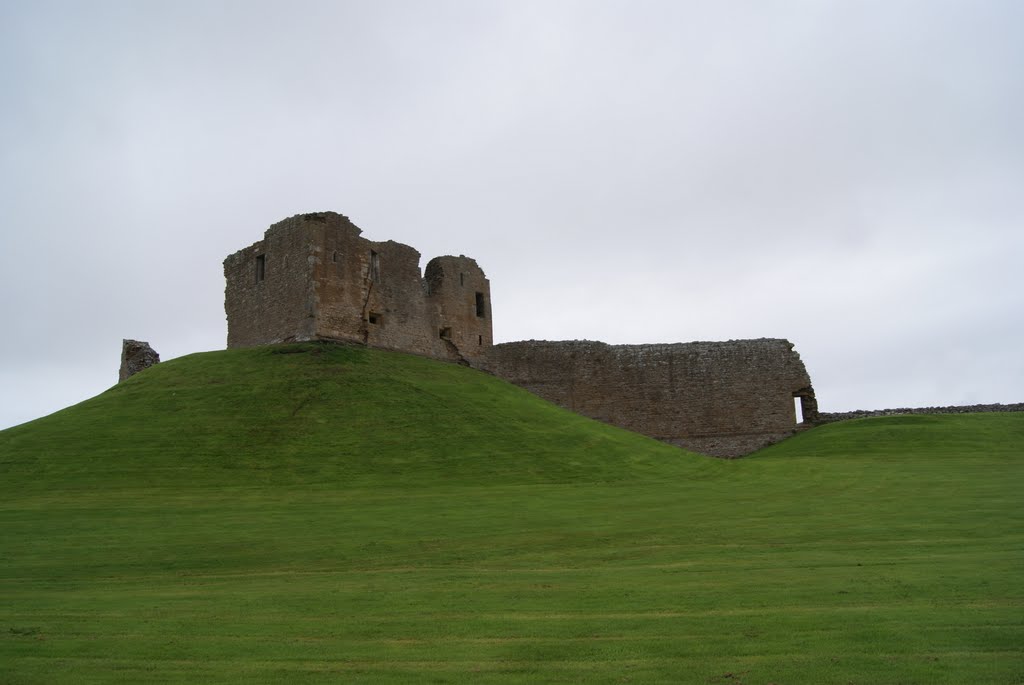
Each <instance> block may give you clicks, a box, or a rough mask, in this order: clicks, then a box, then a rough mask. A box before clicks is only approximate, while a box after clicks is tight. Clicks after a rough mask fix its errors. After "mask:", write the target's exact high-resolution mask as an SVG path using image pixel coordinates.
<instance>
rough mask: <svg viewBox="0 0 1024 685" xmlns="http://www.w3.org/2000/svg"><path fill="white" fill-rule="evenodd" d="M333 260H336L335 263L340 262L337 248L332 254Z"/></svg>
mask: <svg viewBox="0 0 1024 685" xmlns="http://www.w3.org/2000/svg"><path fill="white" fill-rule="evenodd" d="M331 261H332V262H334V263H335V264H337V263H338V251H337V250H335V251H334V253H333V254H332V255H331Z"/></svg>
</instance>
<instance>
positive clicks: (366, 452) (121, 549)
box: [0, 345, 1024, 685]
mask: <svg viewBox="0 0 1024 685" xmlns="http://www.w3.org/2000/svg"><path fill="white" fill-rule="evenodd" d="M1022 452H1024V415H1020V414H987V415H976V416H936V417H930V416H929V417H909V418H903V417H895V418H889V419H869V420H864V421H855V422H846V423H840V424H833V425H830V426H825V427H822V428H819V429H814V430H812V431H808V432H806V433H804V434H802V435H800V436H798V437H797V438H794V439H792V440H790V441H787V442H785V443H782V444H779V445H775V446H773V447H772V448H769V449H767V450H764V451H762V452H761V453H759V454H757V455H755V456H754V457H751V458H749V459H745V460H739V461H735V462H726V461H718V460H713V459H708V458H704V457H699V456H696V455H691V454H687V453H685V452H681V451H679V450H676V449H674V448H671V447H668V446H666V445H662V444H660V443H657V442H654V441H651V440H648V439H646V438H643V437H641V436H637V435H634V434H630V433H626V432H624V431H620V430H618V429H615V428H613V427H610V426H605V425H602V424H597V423H594V422H591V421H588V420H586V419H582V418H580V417H577V416H575V415H573V414H570V413H568V412H565V411H563V410H560V409H558V408H556V407H553V406H552V405H548V404H546V403H543V402H541V401H539V400H537V399H536V398H534V397H532V396H531V395H529V394H527V393H525V392H523V391H521V390H519V389H517V388H514V387H512V386H509V385H507V384H505V383H503V382H501V381H499V380H497V379H494V378H491V377H489V376H486V375H484V374H480V373H477V372H474V371H472V370H469V369H465V368H461V367H457V366H453V365H447V364H440V363H437V362H432V361H428V360H424V359H419V358H416V357H409V356H405V355H399V354H391V353H385V352H378V351H373V350H365V349H359V348H346V347H334V346H322V345H293V346H284V347H277V348H261V349H253V350H231V351H227V352H216V353H206V354H199V355H192V356H190V357H186V358H182V359H178V360H173V361H170V362H166V363H164V364H161V365H159V366H156V367H154V368H152V369H149V370H148V371H146V372H144V373H142V374H139V375H138V376H135V377H133V378H132V379H130V380H129V381H127V382H125V383H123V384H121V385H118V386H115V387H114V388H112V389H111V390H109V391H107V392H106V393H104V394H102V395H100V396H98V397H96V398H94V399H92V400H89V401H87V402H84V403H82V404H80V405H77V406H75V407H71V408H69V409H67V410H64V411H63V412H58V413H57V414H55V415H52V416H50V417H46V418H44V419H40V420H38V421H34V422H31V423H29V424H25V425H22V426H18V427H16V428H13V429H9V430H7V431H2V432H0V530H2V534H0V535H2V544H0V597H2V598H3V601H2V602H0V682H4V683H53V682H78V683H110V682H124V683H134V682H190V683H192V682H204V683H218V682H243V681H245V682H274V683H277V682H302V683H319V682H323V683H328V682H409V683H414V682H415V683H418V682H424V681H429V682H441V683H444V682H465V683H488V682H495V683H497V682H502V683H506V682H588V683H590V682H598V683H600V682H607V683H613V682H614V683H618V682H682V683H746V684H747V685H750V684H752V683H770V682H775V683H848V682H854V683H858V684H860V683H894V682H901V683H964V682H971V683H1011V682H1019V681H1020V680H1021V679H1022V678H1024V657H1022V652H1021V647H1020V645H1022V644H1024V611H1022V609H1024V591H1022V589H1021V584H1020V571H1021V568H1022V567H1024V563H1022V562H1024V553H1022V550H1024V508H1022V507H1021V498H1020V493H1021V492H1022V491H1024V454H1022Z"/></svg>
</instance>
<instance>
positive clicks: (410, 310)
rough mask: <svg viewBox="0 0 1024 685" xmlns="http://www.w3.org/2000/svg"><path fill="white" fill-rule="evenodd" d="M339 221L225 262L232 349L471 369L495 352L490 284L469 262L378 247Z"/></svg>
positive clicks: (270, 237) (302, 221) (273, 238)
mask: <svg viewBox="0 0 1024 685" xmlns="http://www.w3.org/2000/svg"><path fill="white" fill-rule="evenodd" d="M361 233H362V230H361V229H360V228H359V227H358V226H356V225H355V224H353V223H352V222H351V221H349V219H348V218H347V217H345V216H342V215H340V214H336V213H334V212H319V213H315V214H300V215H296V216H293V217H291V218H289V219H285V220H284V221H281V222H279V223H277V224H274V225H273V226H271V227H270V228H269V229H268V230H267V231H266V233H265V235H264V239H263V240H261V241H259V242H256V243H253V244H252V245H250V246H249V247H247V248H245V249H243V250H239V251H238V252H236V253H234V254H232V255H230V256H229V257H228V258H227V259H225V260H224V275H225V278H226V280H227V287H226V290H225V311H226V313H227V318H228V347H242V346H250V345H264V344H270V343H276V342H286V341H292V340H337V341H345V342H355V343H360V344H366V345H371V346H373V347H380V348H384V349H392V350H402V351H405V352H412V353H414V354H421V355H425V356H428V357H434V358H437V359H445V360H452V361H460V362H465V363H473V362H474V361H475V360H477V359H479V358H480V356H481V355H482V354H483V352H484V350H485V349H486V348H487V347H489V346H490V345H491V342H492V333H491V317H490V297H491V293H490V283H489V282H488V280H487V277H486V276H485V275H484V272H483V270H482V269H480V267H479V266H478V265H477V263H476V262H475V261H474V260H472V259H470V258H468V257H465V256H462V255H460V256H458V257H451V256H447V257H437V258H435V259H433V260H431V261H430V263H428V264H427V269H426V270H427V275H426V278H424V277H423V276H422V274H421V272H420V268H419V261H420V253H419V252H418V251H416V250H415V249H413V248H412V247H409V246H408V245H403V244H401V243H396V242H394V241H390V240H389V241H386V242H374V241H370V240H367V239H365V238H363V237H362V236H361Z"/></svg>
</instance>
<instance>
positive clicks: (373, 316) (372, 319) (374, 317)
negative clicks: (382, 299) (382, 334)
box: [366, 312, 381, 326]
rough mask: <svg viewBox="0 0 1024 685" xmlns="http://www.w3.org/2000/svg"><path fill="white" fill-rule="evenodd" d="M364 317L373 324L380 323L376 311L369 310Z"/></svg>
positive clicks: (379, 317)
mask: <svg viewBox="0 0 1024 685" xmlns="http://www.w3.org/2000/svg"><path fill="white" fill-rule="evenodd" d="M366 318H367V320H368V321H369V322H370V323H372V324H373V325H374V326H376V325H378V324H380V322H381V316H380V314H378V313H377V312H370V314H369V316H367V317H366Z"/></svg>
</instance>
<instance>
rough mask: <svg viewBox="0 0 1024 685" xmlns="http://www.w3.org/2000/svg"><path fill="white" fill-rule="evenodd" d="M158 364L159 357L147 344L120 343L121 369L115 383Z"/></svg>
mask: <svg viewBox="0 0 1024 685" xmlns="http://www.w3.org/2000/svg"><path fill="white" fill-rule="evenodd" d="M159 363H160V355H159V354H157V353H156V350H154V349H153V348H152V347H150V346H149V343H148V342H142V341H141V340H128V339H127V338H125V339H124V340H122V341H121V368H120V369H119V370H118V373H117V382H118V383H120V382H121V381H123V380H126V379H128V378H131V377H132V376H134V375H135V374H137V373H138V372H139V371H144V370H145V369H148V368H149V367H151V366H153V365H154V364H159Z"/></svg>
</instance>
